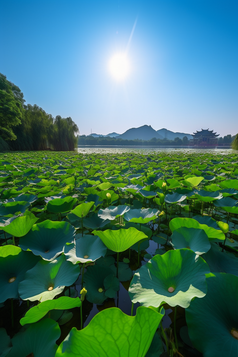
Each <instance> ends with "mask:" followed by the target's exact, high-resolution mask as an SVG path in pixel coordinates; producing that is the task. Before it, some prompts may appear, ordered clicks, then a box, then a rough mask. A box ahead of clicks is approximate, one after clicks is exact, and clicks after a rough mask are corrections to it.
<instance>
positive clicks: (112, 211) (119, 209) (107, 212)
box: [98, 205, 130, 221]
mask: <svg viewBox="0 0 238 357" xmlns="http://www.w3.org/2000/svg"><path fill="white" fill-rule="evenodd" d="M129 210H130V207H128V206H125V205H119V206H110V207H107V208H105V209H100V210H99V211H98V216H99V217H100V218H101V219H104V220H106V219H108V220H110V221H113V220H114V219H116V218H117V217H119V216H123V215H124V214H125V213H126V212H128V211H129Z"/></svg>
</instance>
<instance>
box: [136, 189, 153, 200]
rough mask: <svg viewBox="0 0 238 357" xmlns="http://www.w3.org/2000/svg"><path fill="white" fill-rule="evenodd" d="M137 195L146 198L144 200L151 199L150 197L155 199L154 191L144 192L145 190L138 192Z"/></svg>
mask: <svg viewBox="0 0 238 357" xmlns="http://www.w3.org/2000/svg"><path fill="white" fill-rule="evenodd" d="M138 193H139V194H140V195H141V196H143V197H146V198H152V197H155V196H156V195H157V192H154V191H146V190H143V189H141V190H139V191H138Z"/></svg>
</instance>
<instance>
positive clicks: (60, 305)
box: [20, 296, 81, 326]
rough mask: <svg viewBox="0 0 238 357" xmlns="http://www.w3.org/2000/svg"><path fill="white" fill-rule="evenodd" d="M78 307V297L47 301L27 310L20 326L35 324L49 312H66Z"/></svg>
mask: <svg viewBox="0 0 238 357" xmlns="http://www.w3.org/2000/svg"><path fill="white" fill-rule="evenodd" d="M79 306H81V300H80V299H79V298H78V297H77V298H75V299H73V298H70V297H67V296H61V297H59V298H58V299H55V300H47V301H44V302H41V303H40V304H38V305H36V306H34V307H32V308H31V309H30V310H28V311H27V313H26V315H25V316H24V317H23V318H22V319H21V320H20V324H21V325H22V326H24V325H26V324H32V323H34V322H37V321H39V320H41V319H42V317H44V316H45V315H46V314H48V312H49V311H51V310H67V309H73V308H74V307H79Z"/></svg>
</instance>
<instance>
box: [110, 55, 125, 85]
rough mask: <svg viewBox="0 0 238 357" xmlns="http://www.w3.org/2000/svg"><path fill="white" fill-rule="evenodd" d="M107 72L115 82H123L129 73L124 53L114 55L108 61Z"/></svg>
mask: <svg viewBox="0 0 238 357" xmlns="http://www.w3.org/2000/svg"><path fill="white" fill-rule="evenodd" d="M109 71H110V73H111V75H112V77H113V78H114V79H115V80H117V81H124V80H125V79H126V77H127V76H128V75H129V72H130V63H129V60H128V58H127V56H126V54H124V53H116V54H114V55H113V56H112V57H111V58H110V60H109Z"/></svg>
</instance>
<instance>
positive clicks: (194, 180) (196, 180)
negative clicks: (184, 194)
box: [183, 176, 204, 187]
mask: <svg viewBox="0 0 238 357" xmlns="http://www.w3.org/2000/svg"><path fill="white" fill-rule="evenodd" d="M203 179H204V177H201V176H200V177H197V176H193V177H189V178H187V179H185V180H184V182H183V183H184V184H185V185H186V186H188V187H196V186H198V185H199V184H200V182H201V181H202V180H203Z"/></svg>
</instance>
